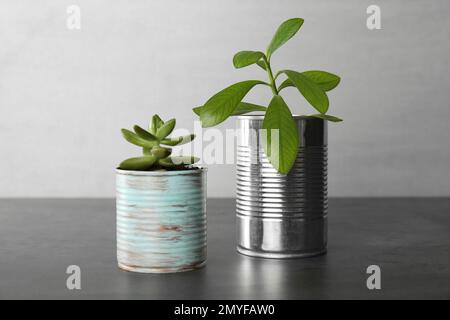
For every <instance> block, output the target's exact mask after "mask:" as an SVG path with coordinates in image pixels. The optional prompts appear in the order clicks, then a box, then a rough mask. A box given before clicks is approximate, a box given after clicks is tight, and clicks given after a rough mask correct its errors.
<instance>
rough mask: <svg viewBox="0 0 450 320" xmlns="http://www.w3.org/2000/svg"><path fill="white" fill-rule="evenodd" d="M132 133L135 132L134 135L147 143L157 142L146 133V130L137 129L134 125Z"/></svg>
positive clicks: (152, 136)
mask: <svg viewBox="0 0 450 320" xmlns="http://www.w3.org/2000/svg"><path fill="white" fill-rule="evenodd" d="M133 129H134V132H136V134H137V135H138V136H139V137H141V138H142V139H145V140H148V141H154V142H157V141H158V139H157V138H156V137H155V136H154V135H152V134H151V133H150V132H148V131H147V130H145V129H143V128H141V127H139V126H138V125H135V126H134V127H133Z"/></svg>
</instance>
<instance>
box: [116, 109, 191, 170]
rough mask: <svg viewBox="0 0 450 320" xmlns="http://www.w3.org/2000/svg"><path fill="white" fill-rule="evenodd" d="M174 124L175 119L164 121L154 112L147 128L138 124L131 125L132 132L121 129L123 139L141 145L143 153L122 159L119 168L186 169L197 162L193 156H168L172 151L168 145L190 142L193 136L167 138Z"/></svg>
mask: <svg viewBox="0 0 450 320" xmlns="http://www.w3.org/2000/svg"><path fill="white" fill-rule="evenodd" d="M175 124H176V120H175V119H170V120H167V121H166V122H164V121H163V120H161V118H160V117H159V116H158V115H157V114H155V115H154V116H153V117H152V119H151V121H150V124H149V127H148V130H145V129H143V128H141V127H140V126H138V125H135V126H134V127H133V130H134V132H133V131H130V130H127V129H122V130H121V131H122V135H123V137H124V138H125V140H127V141H128V142H130V143H132V144H134V145H136V146H139V147H142V152H143V155H142V156H141V157H135V158H129V159H127V160H125V161H122V162H121V163H120V165H119V169H123V170H138V171H151V170H159V169H168V170H170V169H172V170H173V169H186V168H188V167H189V166H190V165H192V164H194V163H196V162H198V161H199V159H198V158H197V157H193V156H170V155H171V153H172V148H170V147H173V146H178V145H182V144H185V143H188V142H191V141H192V140H194V138H195V135H194V134H190V135H187V136H181V137H176V138H169V137H168V136H169V135H170V134H171V133H172V131H173V129H174V128H175ZM161 145H163V146H161Z"/></svg>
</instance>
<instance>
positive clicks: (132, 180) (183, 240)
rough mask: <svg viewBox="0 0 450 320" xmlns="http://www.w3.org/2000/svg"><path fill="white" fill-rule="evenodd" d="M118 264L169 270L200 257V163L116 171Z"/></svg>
mask: <svg viewBox="0 0 450 320" xmlns="http://www.w3.org/2000/svg"><path fill="white" fill-rule="evenodd" d="M116 189H117V200H116V207H117V260H118V264H119V267H120V268H121V269H124V270H127V271H133V272H141V273H171V272H181V271H189V270H194V269H197V268H200V267H202V266H203V265H204V264H205V262H206V168H194V169H190V170H179V171H127V170H120V169H117V170H116Z"/></svg>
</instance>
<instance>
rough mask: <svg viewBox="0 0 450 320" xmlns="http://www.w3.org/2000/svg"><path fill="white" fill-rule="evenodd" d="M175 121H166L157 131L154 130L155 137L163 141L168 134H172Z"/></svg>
mask: <svg viewBox="0 0 450 320" xmlns="http://www.w3.org/2000/svg"><path fill="white" fill-rule="evenodd" d="M175 124H176V120H175V119H170V120H168V121H166V122H165V123H164V124H163V125H162V126H161V127H160V128H159V129H158V130H156V137H157V138H158V139H160V140H161V139H164V138H165V137H167V136H168V135H169V134H171V133H172V131H173V129H174V128H175Z"/></svg>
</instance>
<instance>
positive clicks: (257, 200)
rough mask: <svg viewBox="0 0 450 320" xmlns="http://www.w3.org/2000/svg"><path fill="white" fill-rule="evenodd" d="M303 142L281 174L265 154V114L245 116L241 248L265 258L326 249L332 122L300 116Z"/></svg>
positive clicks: (239, 190)
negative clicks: (329, 143)
mask: <svg viewBox="0 0 450 320" xmlns="http://www.w3.org/2000/svg"><path fill="white" fill-rule="evenodd" d="M294 118H295V121H296V123H297V128H298V132H299V136H300V147H299V153H298V155H297V159H296V161H295V163H294V166H293V167H292V170H291V171H290V172H289V174H287V175H282V174H279V173H278V172H277V171H276V170H275V169H274V168H273V167H272V165H271V164H270V162H269V160H268V159H267V157H266V156H265V154H264V150H263V146H262V141H261V137H262V136H261V132H260V130H261V129H262V122H263V117H262V116H240V117H239V118H238V131H239V138H238V144H237V165H236V176H237V179H236V180H237V181H236V184H237V186H236V197H237V200H236V214H237V242H238V247H237V250H238V251H239V252H240V253H243V254H246V255H250V256H256V257H264V258H295V257H309V256H314V255H318V254H322V253H324V252H325V251H326V245H327V209H328V199H327V123H326V121H323V120H321V119H312V118H305V117H298V116H296V117H294Z"/></svg>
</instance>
